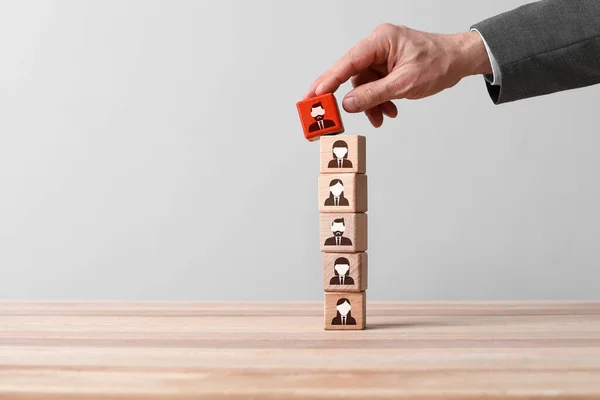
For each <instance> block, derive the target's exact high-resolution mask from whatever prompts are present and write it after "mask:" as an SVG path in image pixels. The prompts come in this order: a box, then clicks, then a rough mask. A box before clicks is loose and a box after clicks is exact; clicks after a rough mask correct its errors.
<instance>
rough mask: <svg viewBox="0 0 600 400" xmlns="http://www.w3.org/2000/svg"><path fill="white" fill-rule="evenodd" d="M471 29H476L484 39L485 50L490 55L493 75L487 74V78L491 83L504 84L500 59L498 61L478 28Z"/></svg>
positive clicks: (495, 84)
mask: <svg viewBox="0 0 600 400" xmlns="http://www.w3.org/2000/svg"><path fill="white" fill-rule="evenodd" d="M471 31H475V32H477V33H478V34H479V36H481V40H483V45H484V46H485V51H487V54H488V57H489V58H490V64H492V76H490V75H485V80H486V81H488V82H489V83H490V84H491V85H494V86H500V85H502V74H500V66H499V65H498V61H496V57H494V54H493V53H492V51H491V50H490V47H489V46H488V44H487V42H486V41H485V38H484V37H483V35H482V34H481V32H479V31H478V30H477V29H475V28H472V29H471Z"/></svg>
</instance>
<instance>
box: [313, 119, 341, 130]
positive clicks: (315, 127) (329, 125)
mask: <svg viewBox="0 0 600 400" xmlns="http://www.w3.org/2000/svg"><path fill="white" fill-rule="evenodd" d="M322 121H323V129H327V128H333V127H334V126H335V122H333V121H332V120H330V119H324V120H322ZM320 130H321V128H320V127H319V123H318V122H316V121H315V123H313V124H310V126H309V127H308V131H309V132H314V131H320Z"/></svg>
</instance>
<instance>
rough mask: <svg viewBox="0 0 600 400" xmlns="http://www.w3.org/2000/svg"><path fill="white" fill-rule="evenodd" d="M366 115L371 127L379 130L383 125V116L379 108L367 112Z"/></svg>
mask: <svg viewBox="0 0 600 400" xmlns="http://www.w3.org/2000/svg"><path fill="white" fill-rule="evenodd" d="M365 115H366V116H367V118H368V119H369V122H370V123H371V125H373V126H374V127H375V128H379V127H380V126H381V125H382V124H383V114H382V113H381V110H380V109H379V108H378V107H375V108H371V109H369V110H366V111H365Z"/></svg>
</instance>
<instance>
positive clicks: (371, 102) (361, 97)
mask: <svg viewBox="0 0 600 400" xmlns="http://www.w3.org/2000/svg"><path fill="white" fill-rule="evenodd" d="M398 80H399V76H398V74H397V73H391V74H389V75H387V76H385V77H383V78H381V79H378V80H376V81H372V82H369V83H365V84H363V85H360V86H358V87H356V88H355V89H354V90H351V91H350V93H348V94H347V95H346V97H344V100H343V101H342V106H343V107H344V110H346V111H347V112H349V113H357V112H361V111H366V110H369V109H371V108H373V107H375V106H378V105H379V104H382V103H385V102H386V101H388V100H392V99H398V98H400V96H399V88H398V83H397V81H398Z"/></svg>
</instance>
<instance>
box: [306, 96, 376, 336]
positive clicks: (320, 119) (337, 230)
mask: <svg viewBox="0 0 600 400" xmlns="http://www.w3.org/2000/svg"><path fill="white" fill-rule="evenodd" d="M296 108H297V109H298V116H299V117H300V123H301V124H302V129H303V131H304V137H305V138H306V139H307V140H309V141H311V142H314V141H317V140H320V143H321V170H320V172H321V173H320V175H319V212H320V218H319V219H320V226H321V251H322V252H323V253H324V254H323V285H324V289H325V329H328V330H334V329H365V326H366V310H367V308H366V298H365V293H366V290H367V253H366V251H367V214H366V212H367V176H366V175H365V172H366V166H365V163H366V143H365V142H366V139H365V137H364V136H336V135H338V134H340V133H343V132H344V124H343V123H342V118H341V116H340V112H339V108H338V105H337V101H336V99H335V96H334V95H333V93H325V94H322V95H320V96H316V97H313V98H309V99H305V100H302V101H299V102H298V103H296Z"/></svg>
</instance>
